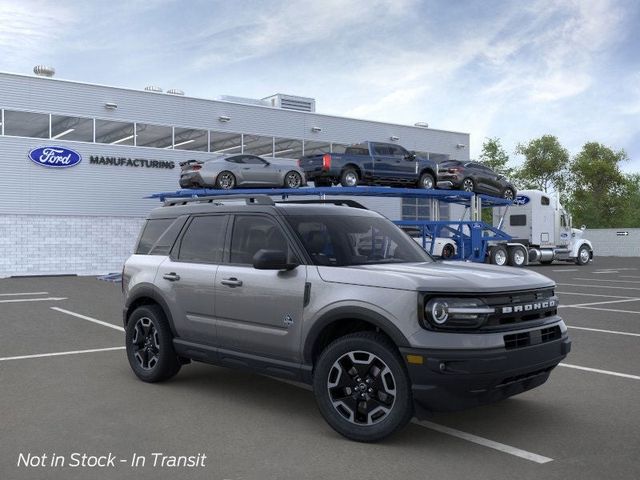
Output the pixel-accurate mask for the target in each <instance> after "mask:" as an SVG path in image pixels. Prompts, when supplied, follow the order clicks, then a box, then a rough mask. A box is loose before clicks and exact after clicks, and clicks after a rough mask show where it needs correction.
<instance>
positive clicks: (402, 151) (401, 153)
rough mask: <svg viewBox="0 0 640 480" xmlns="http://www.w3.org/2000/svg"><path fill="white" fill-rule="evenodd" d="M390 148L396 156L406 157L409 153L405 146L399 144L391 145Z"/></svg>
mask: <svg viewBox="0 0 640 480" xmlns="http://www.w3.org/2000/svg"><path fill="white" fill-rule="evenodd" d="M388 148H389V151H390V152H391V155H393V156H394V157H404V156H405V155H407V154H408V153H409V152H407V151H406V150H405V149H404V148H402V147H400V146H397V145H390V146H389V147H388Z"/></svg>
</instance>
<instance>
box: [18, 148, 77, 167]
mask: <svg viewBox="0 0 640 480" xmlns="http://www.w3.org/2000/svg"><path fill="white" fill-rule="evenodd" d="M29 159H30V160H31V161H32V162H33V163H36V164H38V165H41V166H43V167H52V168H68V167H73V166H74V165H77V164H79V163H80V162H81V161H82V155H80V154H79V153H78V152H76V151H74V150H70V149H68V148H63V147H39V148H34V149H33V150H31V151H30V152H29Z"/></svg>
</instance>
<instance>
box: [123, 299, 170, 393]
mask: <svg viewBox="0 0 640 480" xmlns="http://www.w3.org/2000/svg"><path fill="white" fill-rule="evenodd" d="M125 345H126V349H127V358H128V360H129V365H130V366H131V369H132V370H133V373H135V374H136V376H137V377H138V378H139V379H140V380H142V381H144V382H150V383H155V382H162V381H164V380H168V379H170V378H171V377H173V376H175V375H176V374H177V373H178V372H179V371H180V367H181V363H180V360H179V359H178V355H177V354H176V352H175V350H174V349H173V335H172V334H171V329H170V328H169V322H167V318H166V317H165V315H164V312H163V311H162V309H161V308H160V307H158V306H157V305H144V306H141V307H138V308H136V309H135V310H134V311H133V313H132V314H131V316H130V317H129V321H128V322H127V328H126V329H125Z"/></svg>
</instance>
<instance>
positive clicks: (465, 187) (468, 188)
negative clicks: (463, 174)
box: [460, 178, 476, 192]
mask: <svg viewBox="0 0 640 480" xmlns="http://www.w3.org/2000/svg"><path fill="white" fill-rule="evenodd" d="M460 190H462V191H464V192H475V190H476V183H475V182H474V181H473V179H472V178H465V179H464V180H462V183H461V184H460Z"/></svg>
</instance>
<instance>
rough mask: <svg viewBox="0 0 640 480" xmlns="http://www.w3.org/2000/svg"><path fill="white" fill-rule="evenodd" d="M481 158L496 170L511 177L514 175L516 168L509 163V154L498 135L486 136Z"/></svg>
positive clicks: (481, 160) (484, 163)
mask: <svg viewBox="0 0 640 480" xmlns="http://www.w3.org/2000/svg"><path fill="white" fill-rule="evenodd" d="M479 160H480V162H481V163H482V164H483V165H485V166H487V167H489V168H490V169H492V170H493V171H494V172H497V173H499V174H501V175H504V176H505V177H509V178H510V177H512V176H513V173H514V168H513V167H510V166H509V165H508V163H509V154H507V152H506V151H505V149H504V148H503V147H502V143H501V142H500V139H499V138H498V137H492V138H485V140H484V143H483V144H482V153H481V154H480V158H479Z"/></svg>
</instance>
